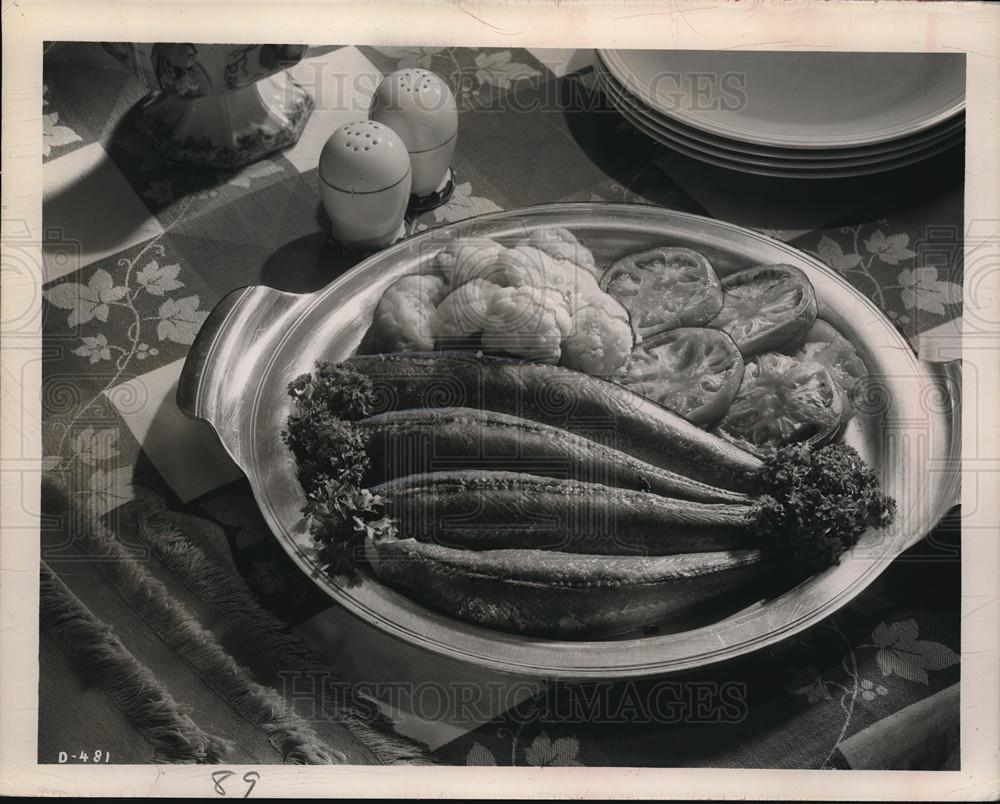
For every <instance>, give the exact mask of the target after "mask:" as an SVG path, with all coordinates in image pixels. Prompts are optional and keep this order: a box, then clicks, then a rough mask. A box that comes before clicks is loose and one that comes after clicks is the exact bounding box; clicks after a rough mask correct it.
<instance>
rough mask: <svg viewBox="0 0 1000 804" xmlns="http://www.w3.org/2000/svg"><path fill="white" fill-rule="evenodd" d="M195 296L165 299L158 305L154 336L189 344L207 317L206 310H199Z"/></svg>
mask: <svg viewBox="0 0 1000 804" xmlns="http://www.w3.org/2000/svg"><path fill="white" fill-rule="evenodd" d="M200 303H201V302H200V301H199V299H198V297H197V296H187V297H185V298H183V299H167V300H166V301H165V302H163V304H161V305H160V309H159V312H158V313H157V316H158V318H159V320H158V321H157V324H156V336H157V337H158V338H159V339H160V340H161V341H173V342H174V343H183V344H186V345H188V346H190V345H191V344H192V343H194V336H195V335H197V334H198V330H199V329H200V327H201V325H202V324H203V323H204V322H205V319H206V318H207V317H208V312H207V311H205V310H199V309H198V306H199V305H200Z"/></svg>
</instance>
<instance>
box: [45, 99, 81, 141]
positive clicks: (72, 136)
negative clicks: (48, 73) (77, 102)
mask: <svg viewBox="0 0 1000 804" xmlns="http://www.w3.org/2000/svg"><path fill="white" fill-rule="evenodd" d="M48 94H49V88H48V86H47V85H42V108H44V107H46V106H48V105H49V99H48V97H47V95H48ZM81 141H82V138H81V137H80V135H79V134H77V133H76V132H75V131H73V129H71V128H70V127H69V126H64V125H61V124H60V123H59V112H49V113H48V114H46V113H44V112H43V113H42V156H49V155H50V154H51V153H52V149H53V148H60V147H62V146H64V145H69V144H70V143H74V142H81Z"/></svg>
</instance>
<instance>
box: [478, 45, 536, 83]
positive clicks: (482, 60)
mask: <svg viewBox="0 0 1000 804" xmlns="http://www.w3.org/2000/svg"><path fill="white" fill-rule="evenodd" d="M475 63H476V80H477V81H478V82H479V83H480V84H492V85H493V86H495V87H500V88H501V89H510V88H511V87H512V86H513V85H514V84H516V83H517V82H518V81H524V80H525V79H528V78H537V77H538V76H540V75H541V74H542V73H541V71H540V70H536V69H535V68H534V67H532V66H531V65H529V64H523V63H522V62H519V61H512V59H511V52H510V51H509V50H501V51H499V52H497V53H479V54H477V55H476V60H475Z"/></svg>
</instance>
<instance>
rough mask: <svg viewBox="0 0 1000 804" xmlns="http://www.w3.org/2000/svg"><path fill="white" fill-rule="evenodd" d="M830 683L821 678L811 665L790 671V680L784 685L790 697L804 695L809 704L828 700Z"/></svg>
mask: <svg viewBox="0 0 1000 804" xmlns="http://www.w3.org/2000/svg"><path fill="white" fill-rule="evenodd" d="M830 684H831V682H830V681H828V680H827V679H825V678H823V676H822V675H821V674H820V672H819V670H817V669H816V668H815V667H813V666H812V665H809V666H808V667H806V668H805V669H797V670H793V671H792V680H791V681H789V682H788V684H786V685H785V689H787V690H788V691H789V692H790V693H792V695H804V696H805V698H806V700H807V701H808V702H809V703H816V702H817V701H828V700H830Z"/></svg>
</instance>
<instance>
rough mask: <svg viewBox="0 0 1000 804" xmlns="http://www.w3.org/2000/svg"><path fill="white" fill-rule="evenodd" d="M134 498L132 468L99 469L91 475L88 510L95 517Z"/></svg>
mask: <svg viewBox="0 0 1000 804" xmlns="http://www.w3.org/2000/svg"><path fill="white" fill-rule="evenodd" d="M133 496H134V491H133V490H132V467H131V466H119V467H118V468H116V469H102V468H97V469H95V470H94V471H93V473H92V474H91V475H90V495H89V496H88V497H87V508H88V510H89V511H90V512H91V513H92V514H93V515H94V516H103V515H104V514H106V513H107V512H108V511H111V510H112V509H114V508H117V507H118V506H119V505H122V504H123V503H126V502H128V501H129V500H131V499H132V497H133Z"/></svg>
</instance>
